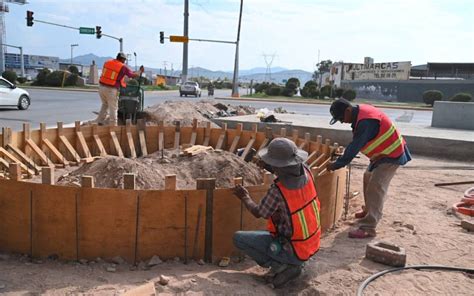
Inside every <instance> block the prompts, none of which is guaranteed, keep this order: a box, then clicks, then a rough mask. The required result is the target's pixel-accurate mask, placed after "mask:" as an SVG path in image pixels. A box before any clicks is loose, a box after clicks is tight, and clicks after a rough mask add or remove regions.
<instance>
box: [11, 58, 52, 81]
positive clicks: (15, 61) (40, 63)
mask: <svg viewBox="0 0 474 296" xmlns="http://www.w3.org/2000/svg"><path fill="white" fill-rule="evenodd" d="M23 63H24V67H25V75H26V77H28V76H29V77H32V78H34V77H36V75H37V74H38V71H39V70H41V69H44V68H48V69H50V70H53V71H54V70H58V69H59V57H50V56H39V55H28V54H24V55H23ZM5 69H6V70H10V71H14V72H16V73H17V74H18V75H21V56H20V54H16V53H6V54H5Z"/></svg>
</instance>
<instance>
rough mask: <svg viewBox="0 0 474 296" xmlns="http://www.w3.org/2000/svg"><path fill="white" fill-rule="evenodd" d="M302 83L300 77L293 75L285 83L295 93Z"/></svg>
mask: <svg viewBox="0 0 474 296" xmlns="http://www.w3.org/2000/svg"><path fill="white" fill-rule="evenodd" d="M300 85H301V83H300V81H299V79H298V78H294V77H292V78H290V79H288V81H287V82H286V84H285V87H286V88H289V89H292V90H294V91H295V93H296V89H297V88H298V87H300Z"/></svg>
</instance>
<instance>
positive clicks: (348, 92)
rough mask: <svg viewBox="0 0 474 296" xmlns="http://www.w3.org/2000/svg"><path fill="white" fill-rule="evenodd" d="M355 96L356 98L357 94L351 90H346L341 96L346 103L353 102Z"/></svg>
mask: <svg viewBox="0 0 474 296" xmlns="http://www.w3.org/2000/svg"><path fill="white" fill-rule="evenodd" d="M356 96H357V93H356V92H355V90H353V89H346V90H345V91H344V93H343V94H342V97H343V98H344V99H346V100H348V101H353V100H355V98H356Z"/></svg>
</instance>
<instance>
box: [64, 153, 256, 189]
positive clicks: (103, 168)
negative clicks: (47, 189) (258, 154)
mask: <svg viewBox="0 0 474 296" xmlns="http://www.w3.org/2000/svg"><path fill="white" fill-rule="evenodd" d="M163 154H164V155H163V156H162V155H161V152H156V153H153V154H150V155H148V156H146V157H141V158H137V159H127V158H120V157H116V156H108V157H104V158H102V159H99V160H96V161H94V162H92V163H88V164H84V165H83V166H81V167H80V168H78V169H76V170H75V171H72V172H70V173H69V174H67V175H64V176H61V177H60V178H59V180H58V182H57V184H59V185H65V186H79V184H80V179H81V176H82V175H88V176H93V177H94V179H95V187H98V188H122V187H123V177H122V176H123V174H124V173H134V174H136V176H137V177H136V186H137V189H164V185H165V183H164V180H165V176H166V175H169V174H176V187H177V189H195V188H196V179H198V178H216V186H217V187H218V188H230V187H234V178H235V177H243V178H244V182H245V185H258V184H261V183H262V182H263V179H262V174H261V171H260V169H259V168H258V167H257V166H256V165H255V164H253V163H248V162H245V161H244V160H243V159H242V158H240V157H238V156H237V155H235V154H233V153H230V152H227V151H222V150H216V151H207V152H203V153H201V154H198V155H195V156H192V157H188V156H178V155H177V151H176V150H165V151H164V153H163Z"/></svg>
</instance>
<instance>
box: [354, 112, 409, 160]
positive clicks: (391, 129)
mask: <svg viewBox="0 0 474 296" xmlns="http://www.w3.org/2000/svg"><path fill="white" fill-rule="evenodd" d="M364 119H375V120H378V121H379V122H380V128H379V133H378V134H377V136H376V137H375V138H374V139H372V140H371V141H369V142H368V143H367V144H366V145H365V146H364V147H362V149H361V152H362V153H363V154H365V155H366V156H367V157H368V158H370V160H372V161H375V160H377V159H379V158H382V157H390V158H397V157H400V155H402V154H403V153H404V150H405V148H404V146H405V140H404V139H403V137H402V136H401V134H400V133H399V132H398V130H397V128H396V127H395V125H394V124H393V123H392V121H391V120H390V118H388V116H387V115H385V114H384V113H383V112H382V111H380V110H378V109H377V108H375V107H373V106H371V105H365V104H361V105H359V114H358V116H357V123H356V128H357V125H358V124H359V122H360V121H361V120H364Z"/></svg>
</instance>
